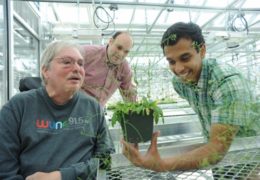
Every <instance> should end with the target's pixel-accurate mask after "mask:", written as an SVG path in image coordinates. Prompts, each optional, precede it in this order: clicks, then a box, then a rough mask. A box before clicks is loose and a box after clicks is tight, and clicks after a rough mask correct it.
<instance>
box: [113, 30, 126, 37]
mask: <svg viewBox="0 0 260 180" xmlns="http://www.w3.org/2000/svg"><path fill="white" fill-rule="evenodd" d="M123 33H126V34H128V32H126V31H117V32H115V33H114V34H113V36H112V38H113V39H116V37H117V36H119V35H120V34H123Z"/></svg>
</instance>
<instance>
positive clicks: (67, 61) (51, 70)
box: [42, 47, 85, 94]
mask: <svg viewBox="0 0 260 180" xmlns="http://www.w3.org/2000/svg"><path fill="white" fill-rule="evenodd" d="M83 63H84V60H83V57H82V55H81V54H80V52H79V50H78V49H76V48H73V47H65V48H63V49H61V50H60V51H59V53H58V54H57V55H56V56H55V57H54V58H53V59H52V61H51V62H50V66H49V67H48V68H47V67H45V66H43V67H42V74H43V76H44V78H45V80H46V88H48V89H51V90H52V91H53V92H57V93H68V92H69V93H71V94H73V93H75V92H76V91H77V90H79V89H80V88H81V85H82V83H83V79H84V73H85V71H84V68H83V65H84V64H83Z"/></svg>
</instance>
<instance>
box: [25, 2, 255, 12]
mask: <svg viewBox="0 0 260 180" xmlns="http://www.w3.org/2000/svg"><path fill="white" fill-rule="evenodd" d="M22 1H32V2H56V3H77V2H76V1H75V0H22ZM80 3H87V4H92V0H81V1H80ZM95 3H96V4H102V5H110V4H117V5H118V6H121V7H124V6H125V7H129V6H136V7H140V8H160V9H161V8H170V7H172V8H174V9H175V10H177V9H182V10H183V9H184V10H185V9H190V10H193V11H196V10H197V11H202V10H203V11H214V12H216V11H243V12H254V13H259V12H260V8H226V7H211V6H189V5H177V4H175V5H172V6H171V5H169V4H164V3H144V2H125V1H118V2H115V1H102V0H95Z"/></svg>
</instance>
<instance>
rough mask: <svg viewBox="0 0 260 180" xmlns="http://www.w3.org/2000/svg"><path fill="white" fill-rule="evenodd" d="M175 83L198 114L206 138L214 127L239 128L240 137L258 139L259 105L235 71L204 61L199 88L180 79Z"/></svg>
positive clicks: (197, 85)
mask: <svg viewBox="0 0 260 180" xmlns="http://www.w3.org/2000/svg"><path fill="white" fill-rule="evenodd" d="M172 82H173V86H174V89H175V90H176V92H177V93H178V94H179V95H180V96H181V97H182V98H184V99H186V100H187V101H188V102H189V104H190V105H191V107H192V108H193V110H194V111H195V112H196V113H197V114H198V116H199V120H200V122H201V125H202V129H203V134H204V136H206V137H207V138H209V129H210V126H211V124H212V123H221V124H230V125H238V126H239V127H240V129H239V132H238V136H248V135H255V134H256V132H257V129H259V121H260V115H259V114H260V113H259V109H260V103H259V102H258V103H256V101H255V99H254V97H253V94H252V92H251V89H250V86H249V83H248V81H246V79H245V78H244V77H243V76H242V74H241V73H240V72H239V71H238V70H237V69H235V68H234V67H232V66H230V65H227V64H219V63H218V62H217V61H216V60H215V59H204V60H203V63H202V71H201V74H200V79H199V81H198V83H197V84H191V83H185V82H182V81H181V80H180V79H179V78H178V77H177V76H174V77H173V81H172Z"/></svg>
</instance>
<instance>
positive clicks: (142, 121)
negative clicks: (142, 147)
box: [121, 112, 153, 143]
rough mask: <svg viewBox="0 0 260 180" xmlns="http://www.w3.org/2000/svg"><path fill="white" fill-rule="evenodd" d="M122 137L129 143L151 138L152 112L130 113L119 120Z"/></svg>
mask: <svg viewBox="0 0 260 180" xmlns="http://www.w3.org/2000/svg"><path fill="white" fill-rule="evenodd" d="M121 127H122V130H123V135H124V139H125V140H126V141H127V142H130V143H140V142H146V141H149V140H151V138H152V134H153V113H152V112H150V114H149V115H142V114H137V113H130V114H126V115H125V121H121Z"/></svg>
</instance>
